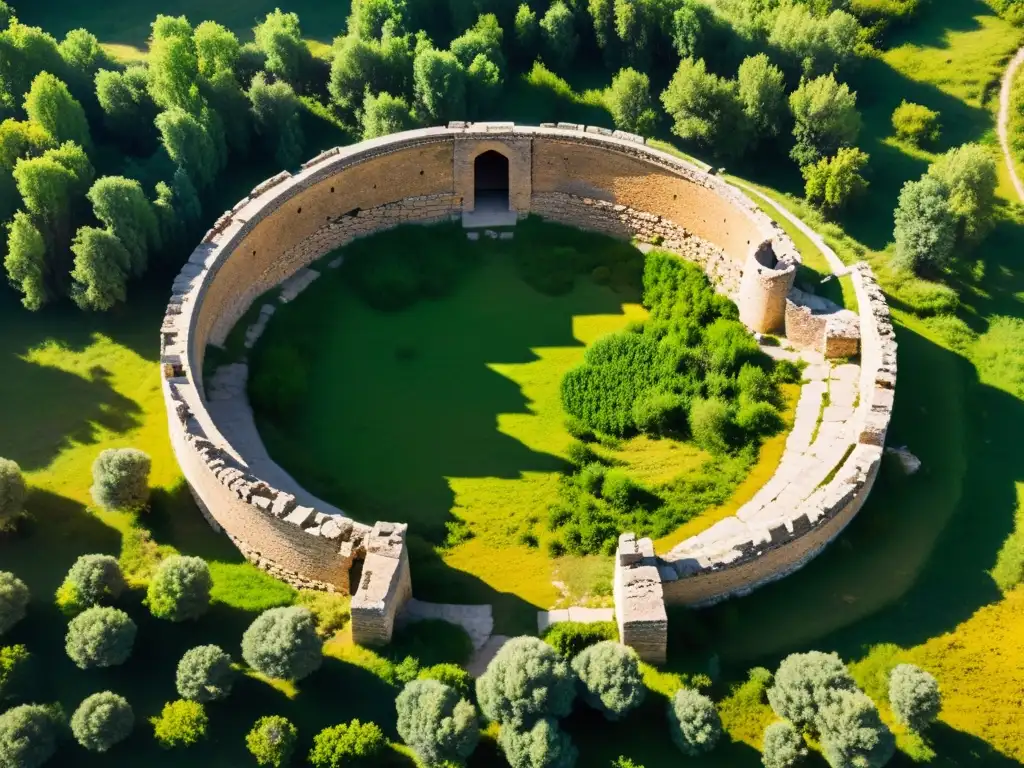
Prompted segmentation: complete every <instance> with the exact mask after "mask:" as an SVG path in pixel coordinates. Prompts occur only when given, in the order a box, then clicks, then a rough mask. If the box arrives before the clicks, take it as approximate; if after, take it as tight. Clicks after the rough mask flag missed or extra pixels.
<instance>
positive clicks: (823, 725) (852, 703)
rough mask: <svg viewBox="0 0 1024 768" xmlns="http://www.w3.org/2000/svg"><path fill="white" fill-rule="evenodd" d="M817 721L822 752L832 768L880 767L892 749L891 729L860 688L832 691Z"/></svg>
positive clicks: (894, 744)
mask: <svg viewBox="0 0 1024 768" xmlns="http://www.w3.org/2000/svg"><path fill="white" fill-rule="evenodd" d="M817 723H818V732H819V733H820V735H821V746H822V754H824V756H825V759H826V760H827V761H828V764H829V765H830V766H832V768H881V767H882V766H884V765H886V764H887V763H888V762H889V761H890V760H891V759H892V756H893V753H894V752H895V751H896V740H895V739H894V738H893V735H892V732H891V731H890V730H889V729H888V728H887V727H886V725H885V723H883V722H882V719H881V717H880V716H879V714H878V709H877V708H876V707H875V705H874V702H872V701H871V699H869V698H868V697H867V696H866V695H865V694H864V692H863V691H860V690H856V689H854V690H836V691H833V692H832V693H831V694H830V695H829V696H828V700H827V701H826V702H825V703H823V704H822V705H821V708H820V711H819V713H818V721H817Z"/></svg>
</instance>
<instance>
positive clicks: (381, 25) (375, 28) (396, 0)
mask: <svg viewBox="0 0 1024 768" xmlns="http://www.w3.org/2000/svg"><path fill="white" fill-rule="evenodd" d="M408 14H409V9H408V7H407V5H406V1H405V0H355V2H353V3H352V12H351V13H350V14H349V17H348V33H349V34H350V35H356V36H357V37H361V38H362V39H364V40H379V39H380V38H381V37H382V36H383V34H384V31H385V27H387V30H388V31H389V32H390V33H391V34H396V35H400V34H403V33H405V32H407V31H408V30H407V28H406V27H407V26H408V24H407V20H408Z"/></svg>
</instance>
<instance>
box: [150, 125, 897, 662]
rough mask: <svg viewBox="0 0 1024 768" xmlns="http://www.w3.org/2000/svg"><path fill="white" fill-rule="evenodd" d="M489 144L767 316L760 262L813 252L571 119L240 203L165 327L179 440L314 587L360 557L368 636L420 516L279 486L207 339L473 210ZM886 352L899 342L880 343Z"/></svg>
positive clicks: (386, 614)
mask: <svg viewBox="0 0 1024 768" xmlns="http://www.w3.org/2000/svg"><path fill="white" fill-rule="evenodd" d="M490 149H494V150H496V151H499V152H501V153H502V154H504V155H505V156H506V157H507V158H509V172H510V178H509V182H510V187H509V192H510V205H511V207H512V208H513V209H515V210H516V211H517V212H519V213H520V214H523V213H526V212H528V211H533V212H535V213H539V214H540V215H542V216H546V217H548V218H551V219H555V220H558V221H563V222H566V223H570V224H575V225H577V226H582V227H586V228H589V229H595V230H598V231H602V232H607V233H609V234H614V235H617V236H621V237H636V238H637V239H640V240H643V241H646V242H660V243H661V244H662V245H664V246H665V247H667V248H668V249H670V250H673V251H676V252H677V253H679V254H680V255H682V256H683V257H684V258H687V259H691V260H693V261H695V262H697V263H700V264H701V265H702V266H703V267H704V268H705V270H706V271H707V272H708V274H709V275H710V276H711V277H712V279H713V280H714V282H715V283H716V284H717V285H718V287H719V288H720V289H721V290H723V291H724V292H726V293H728V294H729V295H730V296H733V297H738V298H739V300H740V304H741V310H742V306H743V303H744V302H750V303H751V305H752V306H755V305H756V306H757V307H758V309H757V311H756V312H755V313H754V314H755V315H757V316H759V317H760V316H768V315H770V314H771V313H772V312H774V311H775V309H774V307H775V306H776V299H777V296H776V294H777V293H778V285H777V283H776V282H773V281H768V282H767V283H766V282H765V281H760V282H757V283H753V282H752V283H751V284H750V286H749V288H747V289H744V288H743V286H744V285H745V283H744V279H745V278H744V275H743V272H744V265H745V264H747V263H748V261H749V260H750V259H755V260H756V259H757V258H758V257H759V255H760V257H762V258H763V256H764V254H766V253H769V252H770V253H771V254H772V258H773V261H772V264H773V266H771V267H770V268H771V269H773V270H774V271H776V272H780V273H783V274H788V273H789V272H790V271H791V268H792V267H793V265H795V264H796V263H797V261H798V258H799V257H798V255H797V253H796V249H795V247H794V246H793V244H792V242H791V241H790V240H789V238H788V237H787V236H786V235H785V234H784V233H783V232H782V230H781V229H780V228H779V227H778V226H777V225H776V224H775V223H774V222H772V221H771V220H770V219H769V218H768V217H767V216H766V215H765V214H764V213H762V212H761V211H760V210H759V209H758V208H757V207H756V205H754V204H753V203H752V202H751V201H750V200H749V199H747V198H746V197H745V196H744V195H742V194H741V193H740V192H739V191H738V190H736V189H735V188H733V187H732V186H730V185H729V184H727V183H725V182H724V181H722V180H721V179H719V178H717V177H716V176H714V175H713V174H708V173H706V172H704V171H702V170H700V169H698V168H696V167H694V166H693V165H691V164H689V163H687V162H686V161H684V160H680V159H679V158H677V157H674V156H672V155H669V154H667V153H664V152H661V151H658V150H655V149H652V148H650V147H647V146H645V145H644V142H643V139H641V138H640V137H637V136H633V135H631V134H626V133H622V132H619V131H615V132H611V131H605V130H603V129H595V128H585V127H583V126H576V125H571V124H562V123H560V124H549V125H545V126H541V127H539V128H530V127H522V126H513V125H511V124H507V123H502V124H477V125H471V124H454V123H453V124H452V125H451V126H449V127H447V128H430V129H423V130H417V131H409V132H406V133H402V134H396V135H393V136H388V137H384V138H381V139H374V140H371V141H366V142H361V143H359V144H356V145H353V146H351V147H345V148H336V149H332V150H328V151H327V152H324V153H322V154H321V155H319V156H317V157H316V158H313V159H312V160H311V161H309V162H308V163H306V164H305V165H304V166H303V168H302V170H301V171H299V172H298V173H296V174H294V175H292V174H290V173H287V172H284V173H281V174H278V175H277V176H275V177H273V178H271V179H268V180H267V181H266V182H264V183H262V184H260V185H259V186H258V187H256V188H255V189H254V190H253V191H252V193H251V194H250V195H249V196H247V197H246V198H245V199H244V200H242V201H240V202H239V203H238V205H236V206H235V207H234V208H233V209H232V210H230V211H228V212H227V213H225V215H224V216H222V217H221V218H220V219H219V220H218V221H217V222H216V223H215V224H214V226H213V227H212V228H211V230H210V231H209V232H208V233H207V235H206V236H205V237H204V238H203V241H202V243H201V244H200V245H199V247H198V248H197V249H196V250H195V251H194V252H193V254H192V256H191V257H190V259H189V261H188V263H187V264H186V265H185V266H184V267H183V269H182V271H181V273H180V274H179V276H178V277H177V279H176V280H175V281H174V283H173V286H172V296H171V299H170V302H169V304H168V309H167V314H166V316H165V319H164V324H163V326H162V328H161V366H162V370H163V374H164V393H165V398H166V401H167V406H168V413H169V419H170V425H171V437H172V443H173V446H174V450H175V453H176V455H177V456H178V459H179V462H180V463H181V465H182V470H183V472H184V474H185V477H186V479H187V481H188V483H189V486H190V488H191V489H192V492H193V494H194V495H195V496H196V498H197V500H198V502H199V505H200V507H201V508H202V509H203V512H204V514H205V515H207V517H208V519H210V520H211V523H212V524H213V525H215V526H216V527H218V528H220V529H222V530H223V531H224V532H225V533H226V534H227V535H229V536H230V537H231V539H232V540H233V541H234V542H235V543H236V545H237V546H238V547H239V549H240V550H241V551H242V552H243V553H245V555H246V557H248V558H249V559H250V560H252V561H253V562H255V563H256V564H258V565H260V566H261V567H263V568H266V569H267V570H268V571H270V572H271V573H274V574H275V575H277V576H279V577H281V578H283V579H285V580H287V581H290V582H292V583H295V584H299V585H301V586H313V587H318V588H324V589H335V590H342V591H348V590H349V579H350V572H351V573H355V572H360V571H359V570H358V569H359V567H360V564H361V575H360V577H359V579H358V583H357V584H354V585H353V586H354V590H353V591H354V594H353V601H352V614H353V633H354V635H355V637H356V638H357V640H358V641H360V642H368V643H369V642H386V640H387V639H388V638H389V637H390V635H391V631H392V629H393V626H394V619H395V616H396V614H397V612H398V611H399V610H400V609H401V607H402V605H403V604H404V602H405V601H406V600H408V598H409V597H410V595H411V592H412V582H411V574H410V569H409V560H408V553H407V550H406V546H405V536H406V529H405V526H404V525H396V524H389V523H378V524H376V525H375V526H373V527H372V528H371V527H370V526H366V525H362V524H359V523H357V522H354V521H352V520H351V519H349V518H348V517H347V516H345V515H344V514H342V513H340V512H339V511H338V510H334V509H333V507H330V505H328V504H326V503H325V502H321V501H320V500H318V499H315V497H311V496H310V495H309V494H308V492H306V491H304V489H301V488H299V487H297V486H290V485H289V483H288V481H289V480H290V478H286V476H285V477H284V478H282V477H281V476H280V475H276V476H277V477H278V481H277V485H278V486H280V487H273V486H272V485H271V484H269V483H267V482H266V481H264V480H262V479H260V478H259V477H257V476H256V474H255V473H253V472H252V471H251V468H250V465H249V463H247V461H246V450H245V449H246V446H245V445H233V444H232V443H231V442H230V441H228V440H226V439H225V438H224V435H223V434H222V433H221V431H220V430H219V429H218V427H217V424H216V421H215V419H214V418H213V417H212V416H211V413H210V410H209V409H208V408H207V404H206V401H205V395H204V391H203V380H202V368H203V359H204V355H205V351H206V347H207V344H208V343H213V344H218V343H222V342H223V340H224V339H225V338H226V336H227V334H228V332H229V331H230V329H231V328H232V327H233V326H234V324H235V323H236V322H237V321H238V319H239V318H240V317H241V316H242V315H243V314H244V312H245V311H246V309H247V308H248V307H249V306H250V305H251V304H252V302H253V300H254V299H255V298H256V297H257V296H258V295H260V294H262V293H264V292H265V291H267V290H268V289H270V288H272V287H273V286H275V285H278V284H280V283H281V282H282V281H284V280H286V279H287V278H289V277H290V276H292V275H293V274H295V273H296V272H297V271H298V270H300V269H301V268H303V267H304V266H305V265H307V264H309V263H310V262H311V261H313V260H315V259H316V258H318V257H319V256H321V255H323V254H325V253H327V252H329V251H330V250H332V249H334V248H337V247H339V246H340V245H343V244H345V243H346V242H349V241H350V240H352V239H353V238H355V237H360V236H363V235H367V234H370V233H372V232H377V231H381V230H383V229H387V228H390V227H393V226H396V225H398V224H402V223H406V222H423V223H425V222H432V221H440V220H445V219H448V218H454V217H457V216H458V215H460V214H461V212H462V211H463V210H465V209H468V208H470V207H471V206H472V200H471V198H470V196H471V193H472V189H473V185H472V181H473V178H472V170H473V168H474V165H473V164H474V162H475V159H476V157H477V156H478V155H479V154H480V153H481V152H484V151H487V150H490ZM875 288H877V286H876V287H875ZM862 290H863V292H864V293H865V295H868V294H871V293H872V291H873V290H874V289H872V288H871V286H870V285H865V286H862ZM862 306H868V303H867V301H863V302H862ZM890 330H891V329H890ZM878 337H879V334H876V335H875V336H874V337H872V338H878ZM879 360H888V358H887V357H885V355H883V354H881V353H880V356H879ZM893 371H894V368H893ZM883 383H884V382H883ZM878 386H879V387H881V386H882V384H881V383H879V384H878ZM884 403H885V394H884V392H883V393H881V394H879V393H876V392H874V391H872V393H871V395H870V396H869V397H867V398H865V402H864V403H863V413H864V418H865V424H866V425H867V424H870V428H868V427H866V432H865V434H867V433H868V432H870V434H871V435H874V436H875V437H876V438H877V436H878V434H879V432H878V427H879V423H878V422H877V418H878V414H880V413H881V412H882V409H883V408H884ZM235 434H238V433H237V432H235ZM850 466H851V467H852V466H853V465H852V464H851V465H850ZM844 477H845V475H844ZM291 482H292V483H293V482H294V481H291ZM299 498H302V500H303V501H304V502H305V503H299V500H298V499H299ZM625 546H626V548H627V549H628V548H629V547H636V548H637V551H639V552H640V553H641V554H642V558H641V560H640V561H637V562H632V563H630V564H628V565H622V566H618V567H617V571H616V573H617V574H618V575H617V576H616V590H617V592H616V594H617V595H619V596H621V599H622V600H623V601H624V602H625V604H624V605H623V606H621V607H620V617H621V619H620V620H621V623H622V628H623V633H624V636H625V637H628V638H630V640H631V641H632V642H635V643H636V644H637V645H638V646H640V647H643V648H644V649H645V650H644V653H646V654H648V655H649V656H650V657H651V658H662V657H663V655H664V645H663V643H662V642H661V640H660V639H659V638H660V637H661V635H663V634H664V632H663V629H664V627H665V620H664V618H663V617H662V615H661V614H659V613H658V612H657V607H656V606H657V605H658V604H659V601H660V600H661V597H662V593H661V590H662V587H661V581H659V582H658V587H657V589H654V588H653V587H651V589H648V586H650V585H651V584H653V575H652V574H657V575H658V576H659V577H661V568H663V567H664V564H663V561H662V560H658V559H657V558H655V555H654V553H653V548H652V546H651V545H650V542H649V541H646V540H645V541H641V542H635V541H634V542H633V544H629V543H628V542H627V543H625ZM648 549H650V552H648V551H647V550H648ZM626 559H627V560H629V559H630V558H629V557H627V558H626ZM680 580H682V579H680ZM694 583H697V582H694ZM673 589H678V588H676V587H673ZM634 600H637V601H639V602H634ZM630 605H633V606H635V610H634V609H633V608H630V607H629V606H630ZM662 608H663V606H662ZM662 613H663V611H662Z"/></svg>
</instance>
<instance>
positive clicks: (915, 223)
mask: <svg viewBox="0 0 1024 768" xmlns="http://www.w3.org/2000/svg"><path fill="white" fill-rule="evenodd" d="M894 220H895V224H896V226H895V229H894V230H893V236H894V238H895V240H896V252H895V256H894V258H893V261H894V263H895V264H896V266H897V267H899V268H902V269H909V270H914V271H917V272H920V271H921V270H923V269H932V270H936V269H943V268H944V267H946V266H947V265H948V264H949V263H950V261H951V260H952V258H953V247H954V245H955V244H956V227H957V221H956V215H955V214H954V213H953V211H952V209H951V207H950V203H949V189H948V188H947V187H946V185H945V184H943V183H942V182H941V181H939V180H938V179H935V178H932V177H931V176H923V177H922V178H921V179H920V181H908V182H907V183H906V184H904V185H903V189H902V190H901V191H900V199H899V204H898V205H897V206H896V212H895V214H894Z"/></svg>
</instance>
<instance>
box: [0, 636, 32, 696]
mask: <svg viewBox="0 0 1024 768" xmlns="http://www.w3.org/2000/svg"><path fill="white" fill-rule="evenodd" d="M31 671H32V654H30V653H29V652H28V649H27V648H26V647H25V646H24V645H7V646H4V647H3V648H0V708H2V707H3V705H4V702H5V701H18V700H20V699H22V698H23V697H24V695H25V694H27V693H28V689H29V682H30V677H31Z"/></svg>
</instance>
